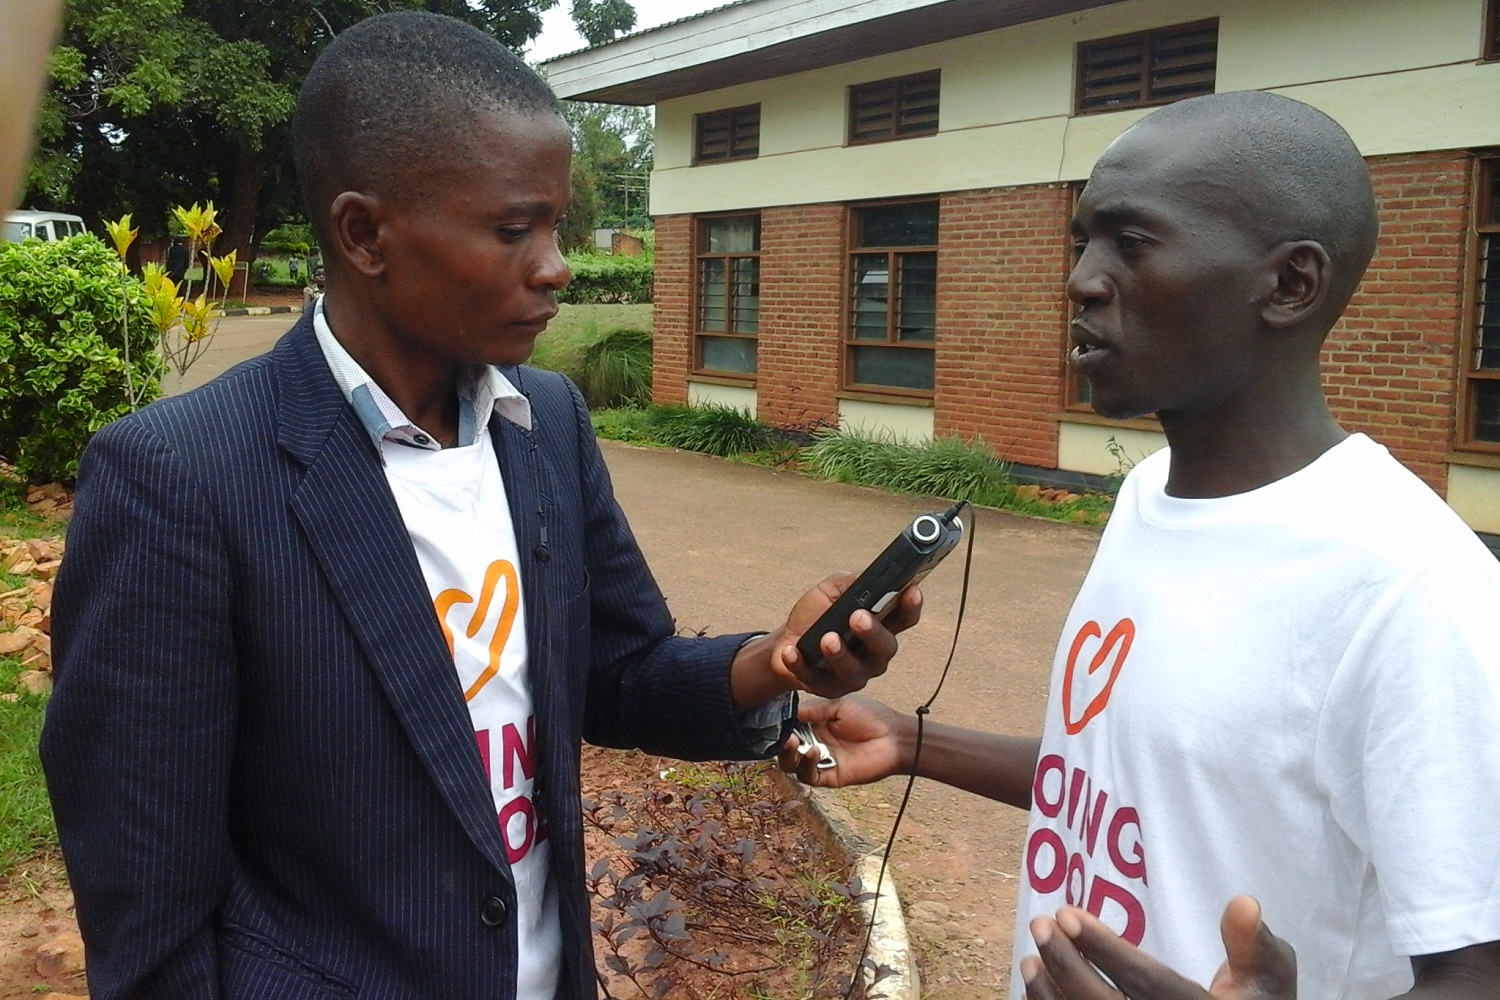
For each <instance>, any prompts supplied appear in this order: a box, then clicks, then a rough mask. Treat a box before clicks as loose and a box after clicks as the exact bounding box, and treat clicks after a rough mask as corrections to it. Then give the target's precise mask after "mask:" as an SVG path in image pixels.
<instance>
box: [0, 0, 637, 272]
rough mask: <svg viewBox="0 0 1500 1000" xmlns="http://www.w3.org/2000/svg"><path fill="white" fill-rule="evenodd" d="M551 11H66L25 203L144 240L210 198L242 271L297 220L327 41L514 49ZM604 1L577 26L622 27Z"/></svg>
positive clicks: (437, 5)
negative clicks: (459, 35) (478, 36)
mask: <svg viewBox="0 0 1500 1000" xmlns="http://www.w3.org/2000/svg"><path fill="white" fill-rule="evenodd" d="M556 3H557V0H254V2H253V3H248V2H246V0H70V3H69V4H68V7H67V10H66V13H65V17H64V24H63V33H62V37H61V39H60V40H59V46H58V48H57V51H56V54H55V55H54V58H53V62H52V86H51V88H50V91H49V94H48V95H47V97H46V99H45V101H44V104H43V107H42V109H41V112H40V114H39V128H38V152H37V155H36V156H35V158H34V160H33V163H32V167H31V171H30V175H29V178H28V193H27V204H28V205H29V206H32V207H40V208H59V209H61V208H66V209H68V210H71V211H76V212H78V214H80V215H82V216H84V218H85V219H88V220H89V221H90V222H91V224H97V220H99V219H103V218H115V217H118V216H119V215H121V214H123V213H125V212H132V211H133V212H134V213H135V215H136V217H137V218H138V219H140V220H141V222H142V225H143V227H144V229H145V235H146V236H147V237H148V238H149V237H153V236H159V235H163V234H164V233H165V231H166V227H167V219H168V208H169V206H170V205H172V204H176V203H181V202H185V201H188V200H191V199H193V198H203V197H209V198H212V199H213V200H214V201H215V202H216V203H218V204H220V205H222V206H225V208H224V212H223V217H222V224H223V227H224V236H223V242H222V245H221V247H222V249H224V250H237V251H238V252H239V258H240V260H242V261H249V260H252V259H253V246H252V244H253V237H254V235H255V234H259V233H264V232H267V231H269V230H270V229H271V228H273V227H274V226H275V225H277V224H279V223H280V222H282V221H284V220H285V219H286V218H287V217H289V216H293V215H296V214H300V212H299V207H298V206H299V201H300V199H299V197H298V194H297V190H296V184H295V174H294V169H293V166H292V163H291V149H290V146H291V142H290V128H289V124H290V118H291V114H292V110H293V108H294V107H295V104H296V94H297V90H298V88H299V87H300V86H301V82H302V79H303V77H304V76H305V75H306V73H307V71H308V69H309V67H311V65H312V63H313V60H314V59H316V58H317V55H318V53H319V52H321V51H322V49H323V47H324V46H326V45H327V44H328V42H329V41H330V40H331V39H332V37H333V35H334V34H336V33H337V32H339V31H341V30H343V29H344V28H346V27H348V26H349V25H352V24H354V23H355V22H357V21H360V20H363V19H364V18H366V17H369V16H371V15H374V14H378V13H382V12H385V11H389V10H400V9H419V10H430V11H433V12H435V13H441V14H447V15H450V16H453V17H457V18H459V19H461V20H464V21H467V22H468V23H470V24H473V25H475V26H476V27H478V28H480V29H481V30H483V31H486V32H488V33H490V34H492V35H493V36H494V37H495V38H497V39H498V40H499V41H500V42H501V43H503V44H505V45H507V46H510V47H511V48H513V49H519V48H520V47H521V46H523V45H524V44H526V43H527V42H528V41H529V40H531V39H532V38H534V37H535V36H536V35H537V33H538V32H539V31H540V30H541V24H542V22H541V15H542V13H543V11H545V10H547V9H548V8H550V7H553V6H555V5H556ZM603 5H604V6H607V7H608V8H609V10H608V11H605V12H603V13H600V12H595V11H593V8H592V7H590V8H589V11H590V17H592V18H594V20H592V21H590V24H596V23H606V22H607V23H609V24H614V25H620V24H625V23H627V22H628V24H633V23H634V11H633V10H631V9H630V6H629V4H628V2H625V0H603ZM627 14H628V16H627ZM601 19H602V20H601ZM590 30H593V29H592V28H591V29H590Z"/></svg>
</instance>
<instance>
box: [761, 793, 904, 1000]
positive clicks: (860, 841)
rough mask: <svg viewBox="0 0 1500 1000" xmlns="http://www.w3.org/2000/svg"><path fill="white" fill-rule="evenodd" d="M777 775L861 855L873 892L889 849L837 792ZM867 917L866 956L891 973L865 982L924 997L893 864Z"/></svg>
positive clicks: (824, 828) (827, 832)
mask: <svg viewBox="0 0 1500 1000" xmlns="http://www.w3.org/2000/svg"><path fill="white" fill-rule="evenodd" d="M771 773H772V774H773V775H774V777H775V780H779V781H781V782H782V783H783V785H784V786H785V787H786V788H788V789H789V790H790V791H791V793H792V794H793V795H795V796H796V797H797V799H798V800H800V801H801V802H802V804H803V805H804V806H806V808H807V813H808V815H809V816H810V817H811V818H812V821H813V824H814V825H815V826H816V827H817V828H818V830H819V831H820V832H821V833H822V834H823V839H825V840H826V841H829V842H831V843H833V844H836V845H838V846H840V847H842V848H843V849H844V850H846V851H848V852H849V853H850V854H851V855H853V856H854V857H856V858H858V859H859V862H858V874H859V880H860V884H861V885H862V886H863V887H864V888H865V890H866V891H869V892H873V891H874V889H875V883H876V881H877V879H878V877H879V875H880V863H881V860H882V858H883V851H884V848H883V846H881V845H872V844H871V843H870V842H869V840H868V839H867V838H866V837H865V836H864V835H863V834H862V833H861V832H860V831H859V829H858V828H857V827H856V826H855V824H854V819H853V817H852V816H850V814H849V810H848V809H846V808H844V805H843V803H842V802H841V801H839V798H838V795H837V793H835V792H832V791H829V790H826V789H821V788H809V787H808V786H807V785H804V784H802V783H801V782H800V781H797V780H796V779H795V778H791V777H788V776H787V775H785V774H783V773H782V772H780V771H778V770H775V769H772V772H771ZM860 905H861V907H862V908H863V910H864V915H865V920H866V921H867V923H869V924H873V925H874V927H875V933H874V934H872V935H871V936H870V948H869V951H868V952H867V953H866V955H865V957H866V958H868V959H870V960H871V961H872V962H874V963H875V964H876V965H877V966H882V965H883V966H885V967H886V968H888V969H890V970H891V972H890V974H889V975H887V976H886V977H885V978H883V979H881V980H880V982H879V983H878V984H875V985H873V986H871V984H870V982H869V977H868V975H866V978H865V985H866V988H867V989H868V990H869V996H870V998H871V1000H921V995H922V988H921V980H920V977H919V976H918V974H917V966H916V961H915V960H914V958H913V957H912V949H911V939H910V938H909V937H908V935H907V933H906V918H905V917H904V916H903V915H902V912H901V900H900V899H899V898H898V897H897V895H896V880H895V878H894V877H893V875H892V873H891V870H890V868H889V867H887V868H886V872H885V878H884V879H883V880H880V894H879V896H878V897H877V898H875V899H870V900H866V901H865V902H863V903H862V904H860Z"/></svg>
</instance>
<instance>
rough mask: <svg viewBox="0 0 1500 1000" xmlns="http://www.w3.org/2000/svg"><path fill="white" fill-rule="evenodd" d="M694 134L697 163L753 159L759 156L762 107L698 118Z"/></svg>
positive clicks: (751, 107) (714, 113)
mask: <svg viewBox="0 0 1500 1000" xmlns="http://www.w3.org/2000/svg"><path fill="white" fill-rule="evenodd" d="M693 135H694V140H693V162H694V163H717V162H719V161H721V160H753V159H754V158H755V157H757V156H759V155H760V105H759V104H747V105H745V106H744V107H742V108H728V109H726V110H724V111H710V112H709V113H707V114H702V115H698V116H697V117H696V118H694V119H693Z"/></svg>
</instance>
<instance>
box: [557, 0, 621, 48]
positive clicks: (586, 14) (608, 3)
mask: <svg viewBox="0 0 1500 1000" xmlns="http://www.w3.org/2000/svg"><path fill="white" fill-rule="evenodd" d="M569 13H571V14H572V17H573V24H574V25H576V26H577V28H578V33H579V34H580V35H582V36H583V40H584V41H586V42H588V43H589V44H590V45H603V44H604V43H605V42H612V41H614V40H615V38H616V37H618V36H620V35H623V34H626V33H627V32H629V31H630V29H631V28H634V27H635V8H634V7H632V6H631V5H630V3H629V0H573V6H572V8H571V10H570V11H569Z"/></svg>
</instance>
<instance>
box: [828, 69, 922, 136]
mask: <svg viewBox="0 0 1500 1000" xmlns="http://www.w3.org/2000/svg"><path fill="white" fill-rule="evenodd" d="M937 130H938V73H937V71H936V70H934V71H933V72H931V73H922V74H919V75H917V76H904V77H901V78H899V79H895V80H877V81H875V82H874V83H862V84H859V85H858V86H856V87H850V88H849V144H850V145H851V146H854V145H858V144H860V143H866V142H887V141H889V140H891V139H911V138H913V137H915V136H919V135H933V134H934V133H936V132H937Z"/></svg>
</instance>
